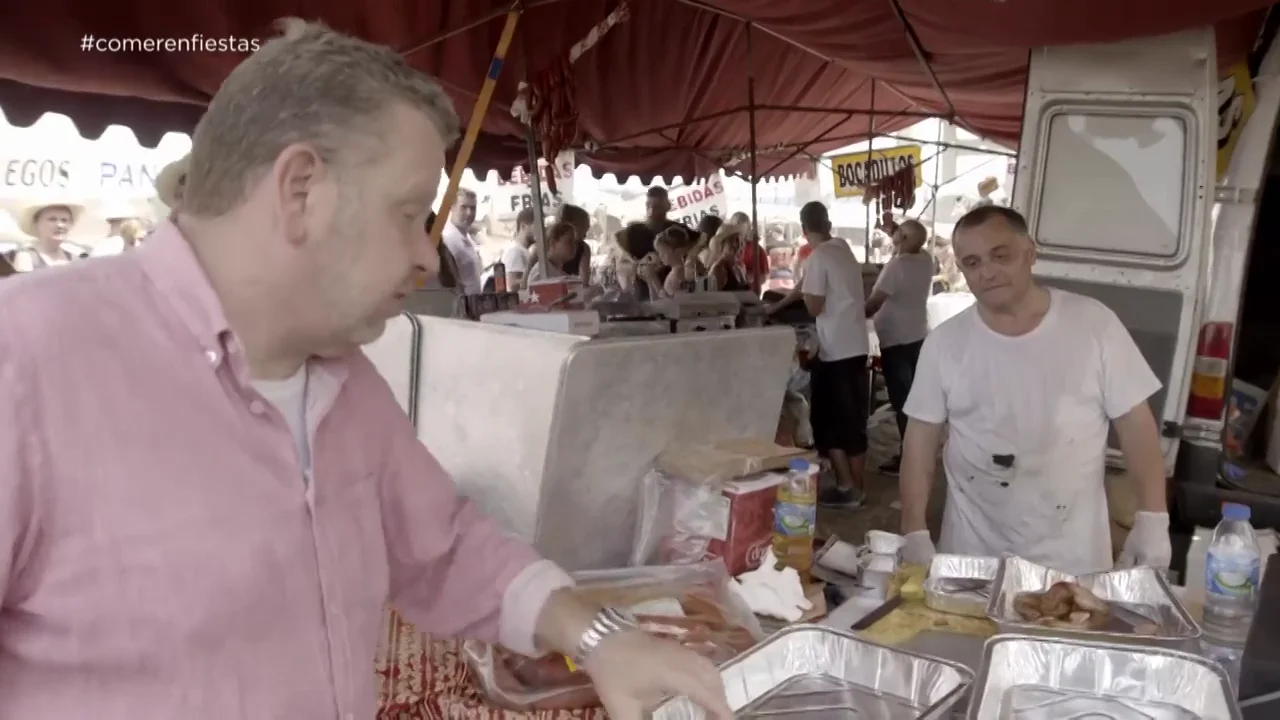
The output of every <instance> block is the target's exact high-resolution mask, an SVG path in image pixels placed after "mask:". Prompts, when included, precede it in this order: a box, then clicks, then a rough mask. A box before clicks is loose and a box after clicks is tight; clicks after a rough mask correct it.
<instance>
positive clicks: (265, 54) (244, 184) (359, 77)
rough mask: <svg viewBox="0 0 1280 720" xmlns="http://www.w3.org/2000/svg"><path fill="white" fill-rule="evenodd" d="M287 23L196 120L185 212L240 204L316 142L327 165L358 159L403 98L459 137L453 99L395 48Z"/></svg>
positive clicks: (219, 210) (447, 136) (445, 134)
mask: <svg viewBox="0 0 1280 720" xmlns="http://www.w3.org/2000/svg"><path fill="white" fill-rule="evenodd" d="M277 25H278V26H279V28H280V30H281V31H282V34H281V36H279V37H276V38H273V39H271V40H269V41H267V42H266V43H264V44H263V45H262V47H261V48H259V49H258V51H257V52H255V53H254V54H252V55H250V56H249V57H248V58H246V59H245V60H244V62H242V63H240V64H239V65H238V66H237V67H236V68H235V69H234V70H232V71H231V74H230V75H228V76H227V79H226V80H225V81H224V82H223V83H222V87H221V88H219V90H218V93H217V94H216V95H214V96H213V99H212V100H210V101H209V108H208V110H207V111H206V112H205V114H204V117H203V118H201V120H200V123H199V124H198V125H197V126H196V131H195V134H194V135H193V136H192V140H191V160H190V167H189V169H188V171H187V182H186V187H185V188H184V196H183V208H182V209H183V211H184V212H189V213H192V214H194V215H203V216H217V215H222V214H224V213H226V212H228V211H230V210H231V209H233V208H235V207H236V206H237V205H238V204H240V203H241V202H243V201H244V199H245V195H246V192H247V189H248V187H249V185H250V183H251V182H252V181H253V179H254V178H255V177H256V176H257V175H258V174H259V173H261V172H263V171H264V170H265V169H266V168H267V167H269V166H270V165H271V164H272V163H274V162H275V160H276V158H277V157H278V156H279V155H280V153H281V152H282V151H283V150H284V149H285V148H286V147H288V146H289V145H292V144H294V143H309V144H310V145H312V146H313V147H314V148H315V150H316V152H317V153H318V154H319V156H320V158H321V159H322V160H323V161H324V162H326V163H338V164H343V163H345V164H346V165H352V164H355V162H354V159H353V158H351V157H349V156H350V155H351V151H352V149H353V147H354V146H358V145H360V144H364V145H366V146H367V145H369V144H372V143H375V142H379V141H380V140H381V138H380V135H379V128H378V122H379V118H380V116H381V114H382V113H384V112H386V110H387V108H388V106H390V105H391V104H392V103H395V102H401V103H406V104H408V105H409V106H411V107H414V108H416V109H418V110H420V111H422V112H423V113H425V114H426V115H427V116H428V117H430V118H431V120H432V122H433V123H434V124H435V126H436V129H437V130H439V131H440V135H441V137H442V138H443V140H444V143H445V145H446V146H448V145H451V144H453V142H454V141H455V140H456V139H457V137H458V128H459V122H458V116H457V114H456V113H455V112H454V109H453V103H452V101H450V99H449V96H448V95H446V94H445V92H444V90H443V89H442V88H441V87H440V85H439V84H438V83H437V82H436V81H435V80H433V79H432V78H430V77H428V76H426V75H424V74H422V73H420V72H418V71H417V70H414V69H413V68H410V67H409V66H408V65H406V64H405V63H404V60H403V59H402V58H401V57H400V56H399V55H398V54H396V52H395V51H394V50H392V49H391V48H388V47H385V46H382V45H375V44H373V43H371V42H366V41H364V40H360V39H359V38H354V37H349V36H347V35H343V34H341V33H337V32H334V31H333V30H330V29H329V28H327V27H325V26H324V25H320V24H316V23H308V22H304V21H302V20H300V19H298V18H287V19H284V20H281V21H279V23H277Z"/></svg>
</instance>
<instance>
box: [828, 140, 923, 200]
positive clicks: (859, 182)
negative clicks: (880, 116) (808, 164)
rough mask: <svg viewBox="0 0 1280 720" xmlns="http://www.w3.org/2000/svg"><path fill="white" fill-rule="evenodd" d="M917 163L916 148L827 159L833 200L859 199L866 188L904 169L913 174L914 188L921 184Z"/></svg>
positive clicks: (896, 148) (918, 147)
mask: <svg viewBox="0 0 1280 720" xmlns="http://www.w3.org/2000/svg"><path fill="white" fill-rule="evenodd" d="M920 163H921V150H920V146H919V145H899V146H898V147H892V148H885V149H884V150H869V151H866V152H856V153H849V154H847V155H836V156H835V157H832V158H831V174H832V178H831V179H832V184H833V185H834V186H835V191H836V197H842V198H845V197H861V196H862V193H863V190H864V189H865V188H866V187H867V186H868V185H874V184H876V183H878V182H880V181H881V180H883V179H885V178H887V177H889V176H890V175H892V174H894V173H895V172H898V171H899V170H901V169H903V168H906V167H910V168H913V169H914V170H915V176H916V187H920V186H921V185H923V184H924V177H923V175H922V174H921V171H920Z"/></svg>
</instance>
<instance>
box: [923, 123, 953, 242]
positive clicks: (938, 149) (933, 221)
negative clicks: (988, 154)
mask: <svg viewBox="0 0 1280 720" xmlns="http://www.w3.org/2000/svg"><path fill="white" fill-rule="evenodd" d="M935 122H937V123H938V138H937V140H938V142H937V143H936V144H935V145H934V146H933V213H932V214H931V215H930V216H929V251H930V252H933V241H934V238H936V237H937V236H938V189H939V188H940V187H941V185H940V184H939V183H938V180H939V177H940V176H939V173H940V172H941V171H942V153H944V152H952V150H951V149H950V148H948V149H946V150H943V149H942V124H943V123H945V122H946V120H943V119H942V118H938V119H937V120H936V121H935Z"/></svg>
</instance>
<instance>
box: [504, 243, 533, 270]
mask: <svg viewBox="0 0 1280 720" xmlns="http://www.w3.org/2000/svg"><path fill="white" fill-rule="evenodd" d="M502 264H503V265H506V266H507V273H523V272H528V271H529V248H527V247H524V246H523V245H521V244H520V241H519V240H516V241H515V242H513V243H511V245H510V246H508V247H507V249H506V250H503V251H502Z"/></svg>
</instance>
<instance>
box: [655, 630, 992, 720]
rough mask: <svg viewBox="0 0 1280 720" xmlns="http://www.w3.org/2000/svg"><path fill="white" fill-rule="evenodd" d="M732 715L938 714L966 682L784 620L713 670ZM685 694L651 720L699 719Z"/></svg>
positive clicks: (934, 666)
mask: <svg viewBox="0 0 1280 720" xmlns="http://www.w3.org/2000/svg"><path fill="white" fill-rule="evenodd" d="M720 675H721V677H723V678H724V685H725V690H726V691H727V692H728V695H729V706H730V707H731V708H733V709H734V716H735V717H739V718H764V717H768V718H770V719H771V720H772V719H773V718H779V719H781V718H801V717H804V718H831V719H832V720H835V719H838V718H849V719H850V720H853V719H854V718H859V719H860V718H877V720H914V719H916V718H943V717H947V713H948V711H949V710H950V708H951V706H952V705H954V704H955V703H956V701H958V700H959V699H960V697H961V696H962V695H964V693H965V691H966V690H967V689H968V688H969V686H970V684H971V683H972V682H973V673H971V672H970V671H969V670H968V669H967V668H965V667H964V666H962V665H959V664H957V663H952V662H948V661H945V660H937V659H934V658H930V657H926V656H924V655H917V654H915V653H909V652H904V651H901V650H895V649H893V648H888V647H883V646H881V645H875V644H872V643H869V642H866V641H864V640H859V639H858V638H856V637H854V636H853V635H852V634H850V633H847V632H843V631H840V630H834V629H832V628H826V627H820V626H818V625H792V626H791V627H788V628H786V629H784V630H781V631H779V632H778V633H776V634H774V635H772V636H771V637H769V638H768V639H766V640H765V641H764V642H762V643H760V644H759V645H757V646H755V647H754V648H752V649H750V650H748V651H747V652H745V653H743V654H742V655H739V656H738V657H736V658H734V659H733V660H730V661H729V662H728V663H725V665H724V666H723V667H721V669H720ZM704 717H706V715H705V713H703V711H702V709H701V708H699V707H697V706H696V705H695V704H694V703H693V702H691V701H690V700H689V699H688V698H684V697H679V698H673V699H671V700H668V701H667V702H665V703H663V704H662V705H660V706H659V707H658V709H657V710H655V711H654V713H653V718H654V719H655V720H695V719H696V720H701V719H702V718H704Z"/></svg>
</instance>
